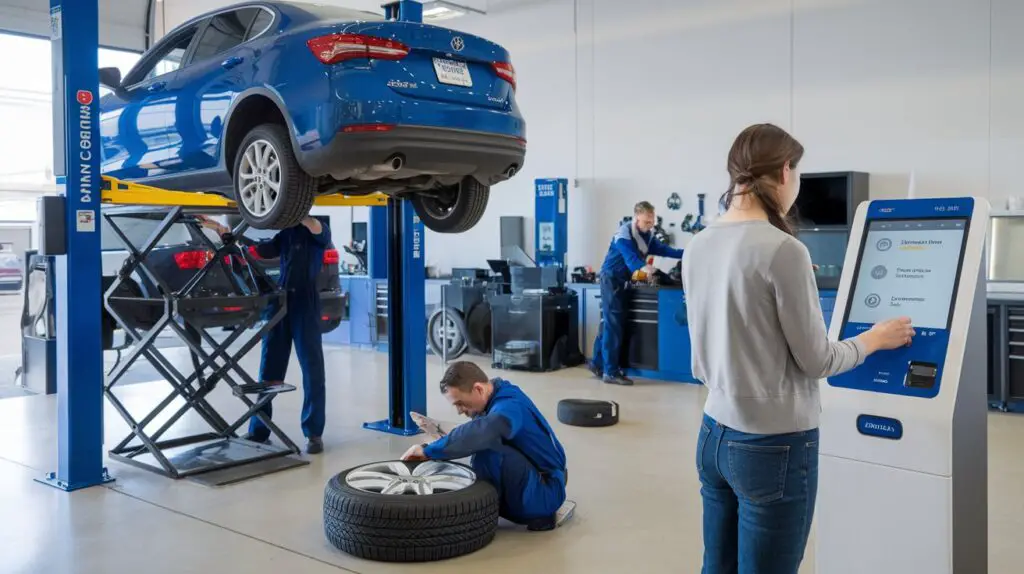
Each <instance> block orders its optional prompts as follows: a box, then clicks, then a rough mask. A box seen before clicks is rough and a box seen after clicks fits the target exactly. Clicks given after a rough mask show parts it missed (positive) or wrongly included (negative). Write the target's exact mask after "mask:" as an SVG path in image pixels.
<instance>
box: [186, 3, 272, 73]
mask: <svg viewBox="0 0 1024 574" xmlns="http://www.w3.org/2000/svg"><path fill="white" fill-rule="evenodd" d="M259 11H260V9H259V8H242V9H241V10H232V11H231V12H225V13H223V14H217V15H216V16H214V17H213V19H211V20H210V25H209V26H207V27H206V30H205V31H204V32H203V36H202V37H201V38H200V39H199V45H198V46H197V47H196V53H195V55H194V56H193V57H192V60H193V61H195V62H199V61H202V60H205V59H207V58H212V57H213V56H216V55H217V54H220V53H223V52H226V51H228V50H230V49H231V48H234V47H235V46H237V45H239V44H241V43H242V42H243V41H245V32H246V30H248V29H249V23H250V22H252V20H253V18H255V17H256V12H259Z"/></svg>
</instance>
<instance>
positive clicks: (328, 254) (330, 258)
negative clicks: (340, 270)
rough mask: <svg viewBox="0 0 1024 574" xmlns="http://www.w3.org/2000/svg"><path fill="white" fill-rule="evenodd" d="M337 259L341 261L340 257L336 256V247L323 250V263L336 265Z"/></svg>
mask: <svg viewBox="0 0 1024 574" xmlns="http://www.w3.org/2000/svg"><path fill="white" fill-rule="evenodd" d="M339 261H341V257H339V256H338V250H337V249H328V250H326V251H324V265H337V264H338V262H339Z"/></svg>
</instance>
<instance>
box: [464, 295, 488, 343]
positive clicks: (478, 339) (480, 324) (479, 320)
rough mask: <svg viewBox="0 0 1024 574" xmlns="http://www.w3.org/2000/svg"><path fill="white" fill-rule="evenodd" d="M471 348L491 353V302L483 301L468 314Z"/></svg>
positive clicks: (467, 328) (467, 330) (467, 322)
mask: <svg viewBox="0 0 1024 574" xmlns="http://www.w3.org/2000/svg"><path fill="white" fill-rule="evenodd" d="M466 335H467V339H468V341H469V349H470V350H471V351H473V352H474V353H479V354H481V355H490V354H491V304H490V303H488V302H487V301H481V302H479V303H477V304H476V305H473V308H472V309H470V310H469V315H467V316H466Z"/></svg>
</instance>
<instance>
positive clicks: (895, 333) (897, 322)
mask: <svg viewBox="0 0 1024 574" xmlns="http://www.w3.org/2000/svg"><path fill="white" fill-rule="evenodd" d="M914 334H915V333H914V328H913V326H911V324H910V317H899V318H897V319H889V320H888V321H882V322H881V323H875V326H874V327H871V329H870V330H868V332H866V333H863V334H861V335H859V336H860V337H861V340H862V341H863V342H864V346H865V347H867V352H868V354H869V355H870V354H872V353H874V352H876V351H888V350H891V349H898V348H900V347H909V346H910V342H911V341H913V340H914Z"/></svg>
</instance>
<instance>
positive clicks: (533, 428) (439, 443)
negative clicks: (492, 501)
mask: <svg viewBox="0 0 1024 574" xmlns="http://www.w3.org/2000/svg"><path fill="white" fill-rule="evenodd" d="M441 393H442V394H443V395H444V396H445V398H447V399H448V402H450V403H451V404H452V405H453V406H454V407H455V408H456V409H457V410H458V411H459V414H463V415H467V416H469V417H470V418H471V419H472V420H470V421H469V422H467V423H465V424H462V425H459V426H457V427H455V428H454V429H452V430H451V431H450V432H449V433H448V434H444V435H443V436H441V437H440V438H438V439H437V440H435V441H433V442H431V443H429V444H426V443H425V444H418V445H415V446H413V447H412V448H410V449H409V450H408V451H406V453H405V454H404V455H402V460H412V461H415V460H454V459H458V458H463V457H466V456H470V455H472V457H473V458H472V463H471V465H472V467H473V471H474V472H476V474H477V477H478V478H480V479H481V480H486V481H488V482H490V483H491V484H493V485H494V486H495V488H496V489H497V490H498V494H499V497H500V500H501V502H500V507H499V514H500V516H501V517H502V518H505V519H506V520H509V521H511V522H513V523H516V524H520V525H525V526H526V527H527V529H529V530H535V531H537V530H553V529H554V528H555V527H557V526H558V525H559V524H561V523H562V522H564V521H565V520H568V519H569V518H570V517H571V515H572V509H573V508H575V504H574V503H572V502H568V503H567V502H566V499H565V485H566V480H567V470H566V459H565V450H564V449H563V448H562V445H561V443H559V442H558V439H557V438H555V433H554V431H553V430H551V426H550V425H549V424H548V422H547V420H545V418H544V416H543V415H542V414H541V413H540V411H539V410H537V406H536V405H534V404H533V401H531V400H530V398H529V397H527V396H526V394H525V393H524V392H523V391H522V390H521V389H520V388H519V387H517V386H515V385H513V384H512V383H510V382H508V381H505V380H502V379H488V378H487V375H486V374H484V372H483V370H482V369H480V367H478V366H477V365H475V364H473V363H470V362H467V361H458V362H455V363H452V364H451V365H450V366H449V367H448V370H447V371H445V373H444V376H443V377H442V379H441ZM440 432H441V433H442V434H443V432H444V431H440ZM563 504H564V506H563Z"/></svg>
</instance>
